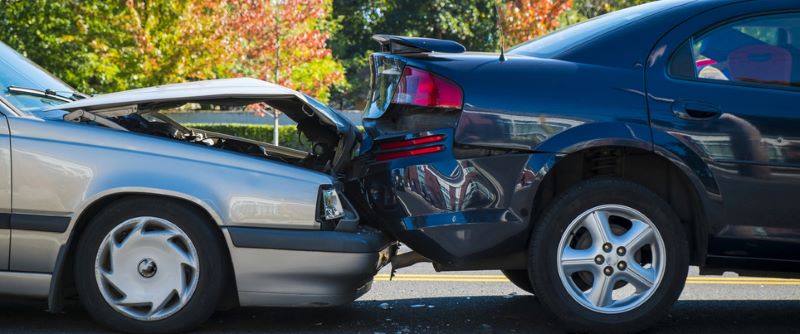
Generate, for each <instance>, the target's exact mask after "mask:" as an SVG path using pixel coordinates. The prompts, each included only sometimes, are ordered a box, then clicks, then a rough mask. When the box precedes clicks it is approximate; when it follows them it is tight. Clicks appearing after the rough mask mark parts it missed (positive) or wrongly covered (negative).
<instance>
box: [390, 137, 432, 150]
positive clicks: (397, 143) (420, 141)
mask: <svg viewBox="0 0 800 334" xmlns="http://www.w3.org/2000/svg"><path fill="white" fill-rule="evenodd" d="M442 140H444V136H443V135H435V136H428V137H421V138H414V139H409V140H402V141H391V142H388V143H380V144H378V147H380V148H381V149H382V150H393V149H396V148H403V147H409V146H417V145H423V144H430V143H435V142H440V141H442Z"/></svg>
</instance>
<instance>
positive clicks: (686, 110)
mask: <svg viewBox="0 0 800 334" xmlns="http://www.w3.org/2000/svg"><path fill="white" fill-rule="evenodd" d="M672 113H673V114H675V116H678V118H681V119H686V120H705V119H711V118H714V117H716V116H717V115H719V114H720V113H721V111H720V110H719V108H717V107H716V106H714V105H712V104H710V103H705V102H694V101H692V102H688V101H678V102H675V103H674V104H673V105H672Z"/></svg>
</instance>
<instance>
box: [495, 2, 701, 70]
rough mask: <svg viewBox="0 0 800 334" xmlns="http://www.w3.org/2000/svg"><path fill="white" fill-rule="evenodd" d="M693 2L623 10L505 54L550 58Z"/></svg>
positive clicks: (648, 4)
mask: <svg viewBox="0 0 800 334" xmlns="http://www.w3.org/2000/svg"><path fill="white" fill-rule="evenodd" d="M694 1H696V0H661V1H654V2H650V3H647V4H644V5H641V6H635V7H629V8H625V9H622V10H619V11H616V12H611V13H608V14H605V15H601V16H598V17H596V18H593V19H591V20H588V21H585V22H582V23H578V24H575V25H571V26H569V27H566V28H563V29H560V30H557V31H555V32H552V33H550V34H547V35H544V36H542V37H538V38H535V39H532V40H530V41H528V42H525V43H522V44H519V45H517V46H515V47H513V48H511V50H509V51H508V53H510V54H521V55H526V56H532V57H540V58H551V57H554V56H556V55H558V54H560V53H562V52H564V51H567V50H569V49H572V48H573V47H575V46H578V45H580V44H583V43H586V42H588V41H591V40H593V39H595V38H597V37H599V36H602V35H605V34H607V33H609V32H611V31H614V30H617V29H619V28H621V27H624V26H626V25H628V24H631V23H633V22H636V21H639V20H642V19H644V18H646V17H649V16H652V15H654V14H657V13H660V12H663V11H665V10H669V9H672V8H675V7H679V6H683V5H685V4H687V3H690V2H694Z"/></svg>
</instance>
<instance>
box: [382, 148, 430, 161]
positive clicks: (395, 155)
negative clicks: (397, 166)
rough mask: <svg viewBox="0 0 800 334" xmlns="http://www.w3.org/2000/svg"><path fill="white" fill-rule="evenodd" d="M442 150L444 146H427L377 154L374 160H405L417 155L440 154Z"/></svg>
mask: <svg viewBox="0 0 800 334" xmlns="http://www.w3.org/2000/svg"><path fill="white" fill-rule="evenodd" d="M443 150H444V146H441V145H440V146H429V147H423V148H415V149H413V150H408V151H396V152H388V153H379V154H377V155H376V156H375V160H378V161H386V160H392V159H399V158H407V157H413V156H418V155H423V154H430V153H436V152H441V151H443Z"/></svg>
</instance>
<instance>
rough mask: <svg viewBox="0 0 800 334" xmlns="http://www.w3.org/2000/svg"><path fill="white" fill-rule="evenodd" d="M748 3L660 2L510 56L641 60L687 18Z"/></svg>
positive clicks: (729, 0) (536, 41)
mask: <svg viewBox="0 0 800 334" xmlns="http://www.w3.org/2000/svg"><path fill="white" fill-rule="evenodd" d="M743 1H749V0H660V1H655V2H651V3H647V4H644V5H640V6H636V7H630V8H626V9H623V10H620V11H616V12H612V13H608V14H605V15H602V16H599V17H597V18H594V19H592V20H589V21H586V22H583V23H580V24H576V25H573V26H570V27H567V28H564V29H561V30H559V31H556V32H554V33H551V34H549V35H545V36H543V37H540V38H537V39H534V40H532V41H530V42H526V43H523V44H521V45H518V46H516V47H514V48H513V49H511V50H510V51H509V54H519V55H526V56H534V57H543V58H557V59H566V60H572V61H578V62H584V63H596V64H608V65H610V64H615V63H617V64H631V62H632V61H637V60H642V59H644V58H645V57H646V55H647V54H648V53H649V51H650V48H651V47H652V46H653V45H654V44H655V43H656V42H657V41H658V39H659V38H660V37H661V36H663V35H664V34H665V33H666V32H667V31H669V30H670V29H672V28H673V27H675V26H676V25H678V24H680V23H681V22H683V21H685V20H686V19H688V18H690V17H692V16H695V15H698V14H700V13H703V12H705V11H708V10H710V9H713V8H717V7H719V6H723V5H726V4H731V3H736V2H743Z"/></svg>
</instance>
